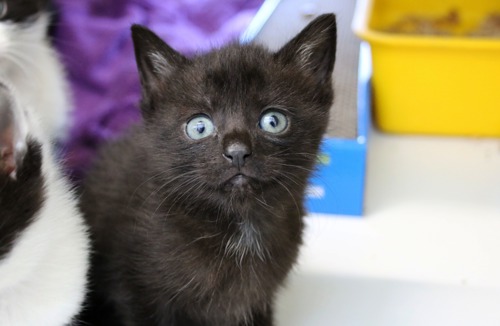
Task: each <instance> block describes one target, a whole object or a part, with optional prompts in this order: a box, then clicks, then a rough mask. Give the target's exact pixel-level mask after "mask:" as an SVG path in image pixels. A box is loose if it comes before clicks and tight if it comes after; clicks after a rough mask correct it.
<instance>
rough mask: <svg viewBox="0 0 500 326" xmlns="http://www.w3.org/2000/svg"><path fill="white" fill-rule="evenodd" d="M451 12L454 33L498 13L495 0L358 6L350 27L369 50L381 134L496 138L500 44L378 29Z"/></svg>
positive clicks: (364, 1)
mask: <svg viewBox="0 0 500 326" xmlns="http://www.w3.org/2000/svg"><path fill="white" fill-rule="evenodd" d="M450 9H456V10H457V11H458V12H459V15H460V17H461V24H460V26H459V28H457V33H458V32H461V31H465V30H470V29H471V28H473V27H474V26H477V25H479V23H480V22H481V21H482V19H484V18H485V17H486V16H487V15H489V14H492V13H500V0H474V1H471V0H439V1H436V0H419V1H415V0H358V7H357V12H356V16H355V19H354V22H353V29H354V31H355V33H356V34H357V35H358V36H359V37H361V38H362V39H363V40H366V41H367V42H368V43H369V44H370V47H371V51H372V61H373V76H372V83H373V95H374V99H373V100H374V119H375V122H376V124H377V125H378V126H379V128H380V129H382V130H384V131H388V132H397V133H424V134H443V135H470V136H500V38H473V37H467V36H425V35H410V34H395V33H389V32H384V31H383V30H384V29H385V28H387V27H388V26H391V25H393V24H394V23H396V22H397V21H400V20H401V19H402V18H403V17H405V16H407V15H409V14H416V15H419V16H429V17H436V16H442V15H445V14H446V13H447V12H449V11H450ZM381 30H382V31H381Z"/></svg>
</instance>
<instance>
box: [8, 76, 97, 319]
mask: <svg viewBox="0 0 500 326" xmlns="http://www.w3.org/2000/svg"><path fill="white" fill-rule="evenodd" d="M21 97H22V96H21V94H19V93H17V92H16V90H15V89H14V88H13V86H11V85H9V86H7V85H6V84H3V83H0V325H12V326H33V325H47V326H62V325H68V324H69V323H70V322H71V321H72V319H73V317H74V316H75V315H76V314H77V313H78V312H79V311H80V309H81V305H82V302H83V300H84V297H85V293H86V283H87V282H86V276H87V270H88V255H89V243H88V242H89V241H88V234H87V228H86V226H85V224H84V221H83V217H82V216H81V213H80V212H79V210H78V208H77V204H76V199H75V197H74V195H73V192H72V191H71V189H70V186H69V185H68V183H67V182H66V181H65V179H64V178H63V177H62V174H61V173H60V171H59V169H58V166H57V164H56V163H55V162H54V160H53V156H54V155H53V153H51V151H52V149H51V148H52V146H49V140H48V139H47V138H46V137H47V136H46V135H45V133H44V132H43V131H42V130H41V127H40V125H39V121H37V118H36V116H35V115H32V114H31V112H32V110H30V109H29V108H26V107H24V106H23V104H21V103H22V102H21V101H19V99H20V98H21Z"/></svg>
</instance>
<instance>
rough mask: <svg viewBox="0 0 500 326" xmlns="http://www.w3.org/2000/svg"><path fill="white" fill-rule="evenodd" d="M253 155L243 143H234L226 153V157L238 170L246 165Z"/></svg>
mask: <svg viewBox="0 0 500 326" xmlns="http://www.w3.org/2000/svg"><path fill="white" fill-rule="evenodd" d="M251 154H252V152H251V151H250V149H249V148H248V146H247V145H245V144H242V143H233V144H231V145H229V146H228V147H227V148H226V149H225V151H224V154H223V155H224V157H225V158H226V159H227V160H228V161H229V162H231V164H232V165H233V166H234V167H237V168H238V169H240V168H242V167H243V165H245V162H246V160H247V159H248V157H249V156H250V155H251Z"/></svg>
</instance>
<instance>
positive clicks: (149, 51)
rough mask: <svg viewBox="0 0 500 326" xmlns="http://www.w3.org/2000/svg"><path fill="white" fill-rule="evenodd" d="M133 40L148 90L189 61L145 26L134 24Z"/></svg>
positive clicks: (143, 81)
mask: <svg viewBox="0 0 500 326" xmlns="http://www.w3.org/2000/svg"><path fill="white" fill-rule="evenodd" d="M132 40H133V42H134V51H135V60H136V62H137V68H138V69H139V76H140V79H141V84H142V87H144V88H145V89H146V90H147V91H151V90H154V89H155V88H156V87H158V86H159V85H161V83H162V82H163V81H164V78H165V77H166V76H168V75H169V74H171V73H172V71H173V70H174V69H176V68H177V67H180V66H182V65H184V64H187V63H188V62H189V60H188V59H187V58H186V57H184V56H183V55H182V54H180V53H179V52H177V51H175V50H174V49H172V48H171V47H170V46H169V45H168V44H167V43H165V42H164V41H163V40H162V39H161V38H160V37H158V36H157V35H156V34H155V33H153V32H152V31H151V30H149V29H148V28H146V27H144V26H141V25H133V26H132Z"/></svg>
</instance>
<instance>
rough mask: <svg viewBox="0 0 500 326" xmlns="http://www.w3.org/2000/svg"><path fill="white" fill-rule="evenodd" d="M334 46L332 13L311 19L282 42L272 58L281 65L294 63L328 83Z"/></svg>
mask: <svg viewBox="0 0 500 326" xmlns="http://www.w3.org/2000/svg"><path fill="white" fill-rule="evenodd" d="M336 48H337V26H336V19H335V15H334V14H324V15H321V16H319V17H317V18H316V19H314V20H313V21H312V22H311V23H309V25H307V26H306V27H305V28H304V29H303V30H302V31H301V32H300V33H299V34H298V35H297V36H295V37H294V38H293V39H292V40H291V41H289V42H288V43H287V44H285V45H284V46H283V47H282V48H281V49H280V50H279V51H278V52H277V53H276V54H275V57H276V58H278V59H279V60H281V61H282V62H283V63H285V64H289V63H295V64H296V65H298V66H299V67H301V68H302V69H304V70H305V71H306V72H308V73H310V74H312V75H313V77H315V78H317V79H318V80H319V81H320V82H330V81H331V75H332V71H333V65H334V63H335V52H336Z"/></svg>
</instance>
